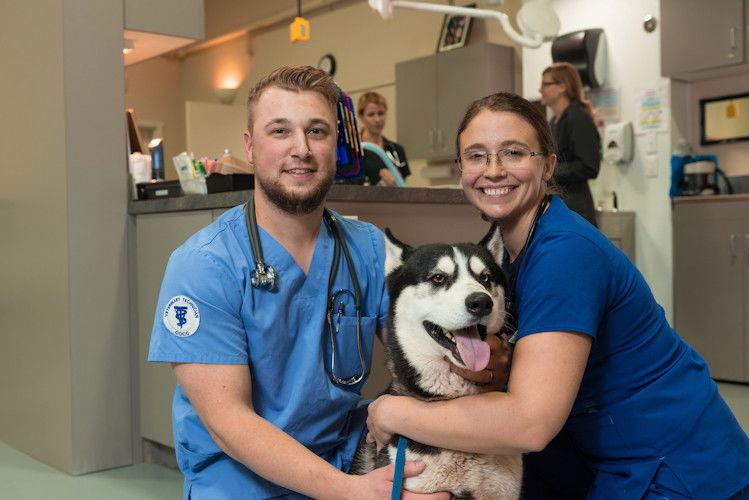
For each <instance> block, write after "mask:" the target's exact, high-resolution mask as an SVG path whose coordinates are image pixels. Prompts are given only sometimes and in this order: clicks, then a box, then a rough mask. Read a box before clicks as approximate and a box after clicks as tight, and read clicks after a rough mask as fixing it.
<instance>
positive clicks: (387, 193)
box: [128, 185, 489, 465]
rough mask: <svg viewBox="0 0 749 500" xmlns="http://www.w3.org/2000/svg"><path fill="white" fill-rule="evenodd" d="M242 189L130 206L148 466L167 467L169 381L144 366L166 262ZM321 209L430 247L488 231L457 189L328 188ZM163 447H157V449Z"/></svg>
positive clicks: (241, 197)
mask: <svg viewBox="0 0 749 500" xmlns="http://www.w3.org/2000/svg"><path fill="white" fill-rule="evenodd" d="M249 193H250V192H249V191H233V192H226V193H213V194H207V195H189V196H182V197H178V198H162V199H155V200H140V201H131V202H130V203H129V206H128V211H129V213H130V215H131V217H130V219H131V221H130V238H129V241H130V251H129V255H130V270H131V271H130V283H131V292H130V296H131V301H130V304H131V318H133V321H131V325H133V326H132V329H133V331H132V332H131V333H132V338H133V339H134V342H137V346H135V345H134V346H133V349H134V352H137V353H138V354H137V358H136V361H134V365H137V368H136V367H135V366H134V368H136V369H134V370H133V371H134V372H135V373H137V374H138V380H137V384H138V386H139V391H138V394H139V398H138V400H136V401H135V403H136V406H139V408H136V410H135V418H136V421H137V422H139V424H140V436H141V437H142V438H143V446H144V450H143V451H144V455H145V456H146V457H150V458H147V459H148V460H149V461H156V462H159V463H165V464H167V465H169V464H173V452H172V451H171V450H170V448H167V447H173V441H172V431H171V403H172V396H173V394H174V387H175V384H176V382H175V379H174V375H173V374H172V370H171V367H170V366H169V365H168V364H167V363H148V362H147V361H146V358H147V354H148V343H149V339H150V335H151V327H152V325H153V320H154V308H155V306H156V301H157V298H158V293H159V288H160V286H161V279H162V277H163V274H164V268H165V267H166V262H167V260H168V258H169V255H170V254H171V253H172V251H173V250H174V249H175V248H177V247H178V246H179V245H181V244H182V243H183V242H184V241H185V240H186V239H187V238H188V237H189V236H190V235H192V234H193V233H195V232H196V231H198V230H199V229H200V228H202V227H205V226H207V225H208V224H210V223H211V222H212V221H214V220H215V219H216V218H218V217H219V216H220V215H221V214H222V213H223V212H225V211H226V210H228V209H229V208H231V207H234V206H236V205H240V204H242V203H244V202H245V201H247V198H248V196H249ZM327 199H328V202H327V206H328V207H329V208H331V209H332V210H335V211H336V212H338V213H340V214H342V215H347V216H356V217H358V218H359V220H363V221H367V222H371V223H373V224H375V225H376V226H378V227H379V228H381V229H385V228H390V229H391V230H392V231H393V234H394V235H395V236H396V237H397V238H399V239H402V240H403V241H404V242H406V243H409V244H414V245H416V244H423V243H431V242H436V241H456V242H457V241H479V240H480V239H481V237H483V236H484V234H485V233H486V231H487V230H488V228H489V225H488V223H486V222H485V221H483V220H482V219H481V217H480V216H479V213H478V211H477V210H476V209H475V208H474V207H473V206H472V205H470V204H469V203H468V201H467V200H466V198H465V195H464V194H463V191H462V190H461V189H450V188H388V187H377V186H351V185H334V186H333V187H332V188H331V190H330V192H329V194H328V197H327ZM383 359H384V358H383V351H382V348H381V346H380V344H379V342H376V349H375V359H374V360H373V364H372V366H373V370H372V374H371V375H370V378H369V380H368V382H367V385H366V386H365V388H364V394H365V397H370V398H373V397H376V396H377V395H378V394H379V393H381V392H382V391H383V390H384V389H385V387H386V386H387V384H388V381H389V377H388V376H387V375H386V373H385V370H384V361H383ZM159 445H162V446H159Z"/></svg>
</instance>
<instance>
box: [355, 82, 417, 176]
mask: <svg viewBox="0 0 749 500" xmlns="http://www.w3.org/2000/svg"><path fill="white" fill-rule="evenodd" d="M387 111H388V103H387V101H386V100H385V98H384V97H383V96H382V95H380V94H378V93H377V92H366V93H364V94H362V95H361V97H359V102H358V104H357V106H356V113H357V115H358V117H359V129H360V133H361V140H362V141H364V142H371V143H372V144H374V145H375V146H379V147H380V149H382V150H383V151H385V154H386V155H387V156H388V158H390V160H391V161H392V162H393V165H395V167H396V168H397V169H398V171H399V172H400V174H401V177H403V179H404V180H405V179H406V177H408V176H409V175H410V174H411V169H409V168H408V160H407V159H406V150H405V149H403V146H401V145H400V144H398V143H397V142H393V141H390V140H388V139H387V137H385V136H384V135H382V131H383V129H384V128H385V121H386V120H387ZM364 174H365V175H366V177H367V180H368V181H369V184H370V185H372V186H376V185H378V184H380V185H385V186H395V185H396V182H395V177H394V176H393V174H392V173H391V172H390V170H388V168H387V167H386V166H385V164H384V163H383V162H382V160H380V158H378V157H377V155H376V154H374V153H373V152H371V151H364Z"/></svg>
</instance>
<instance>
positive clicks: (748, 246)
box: [744, 233, 749, 257]
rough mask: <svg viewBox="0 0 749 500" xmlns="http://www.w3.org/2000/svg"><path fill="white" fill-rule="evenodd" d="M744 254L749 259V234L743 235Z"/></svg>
mask: <svg viewBox="0 0 749 500" xmlns="http://www.w3.org/2000/svg"><path fill="white" fill-rule="evenodd" d="M744 253H745V254H746V256H747V257H749V233H744Z"/></svg>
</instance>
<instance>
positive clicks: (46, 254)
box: [0, 0, 132, 474]
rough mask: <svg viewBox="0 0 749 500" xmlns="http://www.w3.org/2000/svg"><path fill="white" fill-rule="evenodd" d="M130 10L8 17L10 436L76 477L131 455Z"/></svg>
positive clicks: (0, 293)
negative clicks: (126, 31)
mask: <svg viewBox="0 0 749 500" xmlns="http://www.w3.org/2000/svg"><path fill="white" fill-rule="evenodd" d="M90 19H96V23H91V22H90ZM122 20H123V11H122V1H121V0H65V1H64V2H63V1H60V0H43V1H42V0H40V1H38V2H6V3H5V4H4V5H3V15H2V17H0V29H2V33H3V43H1V44H0V60H2V61H3V65H4V68H5V69H6V70H5V72H4V73H5V76H4V77H3V78H2V79H0V94H2V95H4V96H12V98H9V99H5V101H4V108H3V115H4V116H5V117H6V119H4V120H2V121H0V123H1V125H0V127H1V129H0V137H2V140H3V143H2V150H3V160H2V172H3V181H2V182H1V183H0V221H1V222H0V234H2V237H1V238H0V251H1V252H2V255H3V256H4V258H3V259H2V261H0V308H2V309H0V401H2V411H0V440H2V441H4V442H6V443H8V444H10V445H11V446H13V447H15V448H17V449H19V450H21V451H23V452H25V453H28V454H29V455H32V456H34V457H35V458H37V459H39V460H41V461H43V462H45V463H48V464H50V465H53V466H55V467H57V468H60V469H62V470H64V471H66V472H69V473H72V474H79V473H84V472H88V471H91V470H97V469H101V468H110V467H116V466H119V465H124V464H127V463H131V461H132V446H131V441H130V435H131V418H130V412H131V406H130V399H131V392H130V374H129V363H130V359H129V345H130V344H129V338H128V326H129V323H128V322H129V319H128V316H127V313H128V297H127V272H126V259H125V251H126V244H125V243H126V242H125V224H126V221H127V196H126V188H125V186H126V185H127V181H126V175H125V168H126V165H125V144H124V140H123V138H124V136H125V128H124V119H123V118H124V117H123V112H122V110H123V108H124V100H123V98H122V96H123V94H124V88H123V80H124V78H123V76H124V72H123V68H122V26H123V25H122V22H123V21H122ZM9 117H12V119H9Z"/></svg>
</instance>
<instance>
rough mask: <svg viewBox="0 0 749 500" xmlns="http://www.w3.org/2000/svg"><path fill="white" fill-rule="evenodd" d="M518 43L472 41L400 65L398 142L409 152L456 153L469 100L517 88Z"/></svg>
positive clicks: (441, 156) (425, 155)
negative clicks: (473, 43) (504, 44)
mask: <svg viewBox="0 0 749 500" xmlns="http://www.w3.org/2000/svg"><path fill="white" fill-rule="evenodd" d="M514 74H515V49H513V48H512V47H505V46H501V45H494V44H491V43H479V44H475V45H469V46H467V47H463V48H460V49H456V50H451V51H448V52H440V53H437V54H435V55H431V56H426V57H421V58H418V59H413V60H410V61H404V62H402V63H398V64H396V65H395V97H396V101H397V123H398V142H399V143H401V144H402V145H403V146H404V148H405V149H406V153H407V154H408V157H409V158H413V159H426V160H445V159H449V158H452V157H454V156H455V134H456V132H457V130H458V125H459V124H460V120H461V118H462V117H463V114H464V113H465V111H466V108H467V107H468V105H469V104H470V103H471V102H473V101H475V100H476V99H480V98H482V97H485V96H487V95H489V94H492V93H494V92H499V91H509V92H512V91H514V90H515V77H514Z"/></svg>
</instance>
